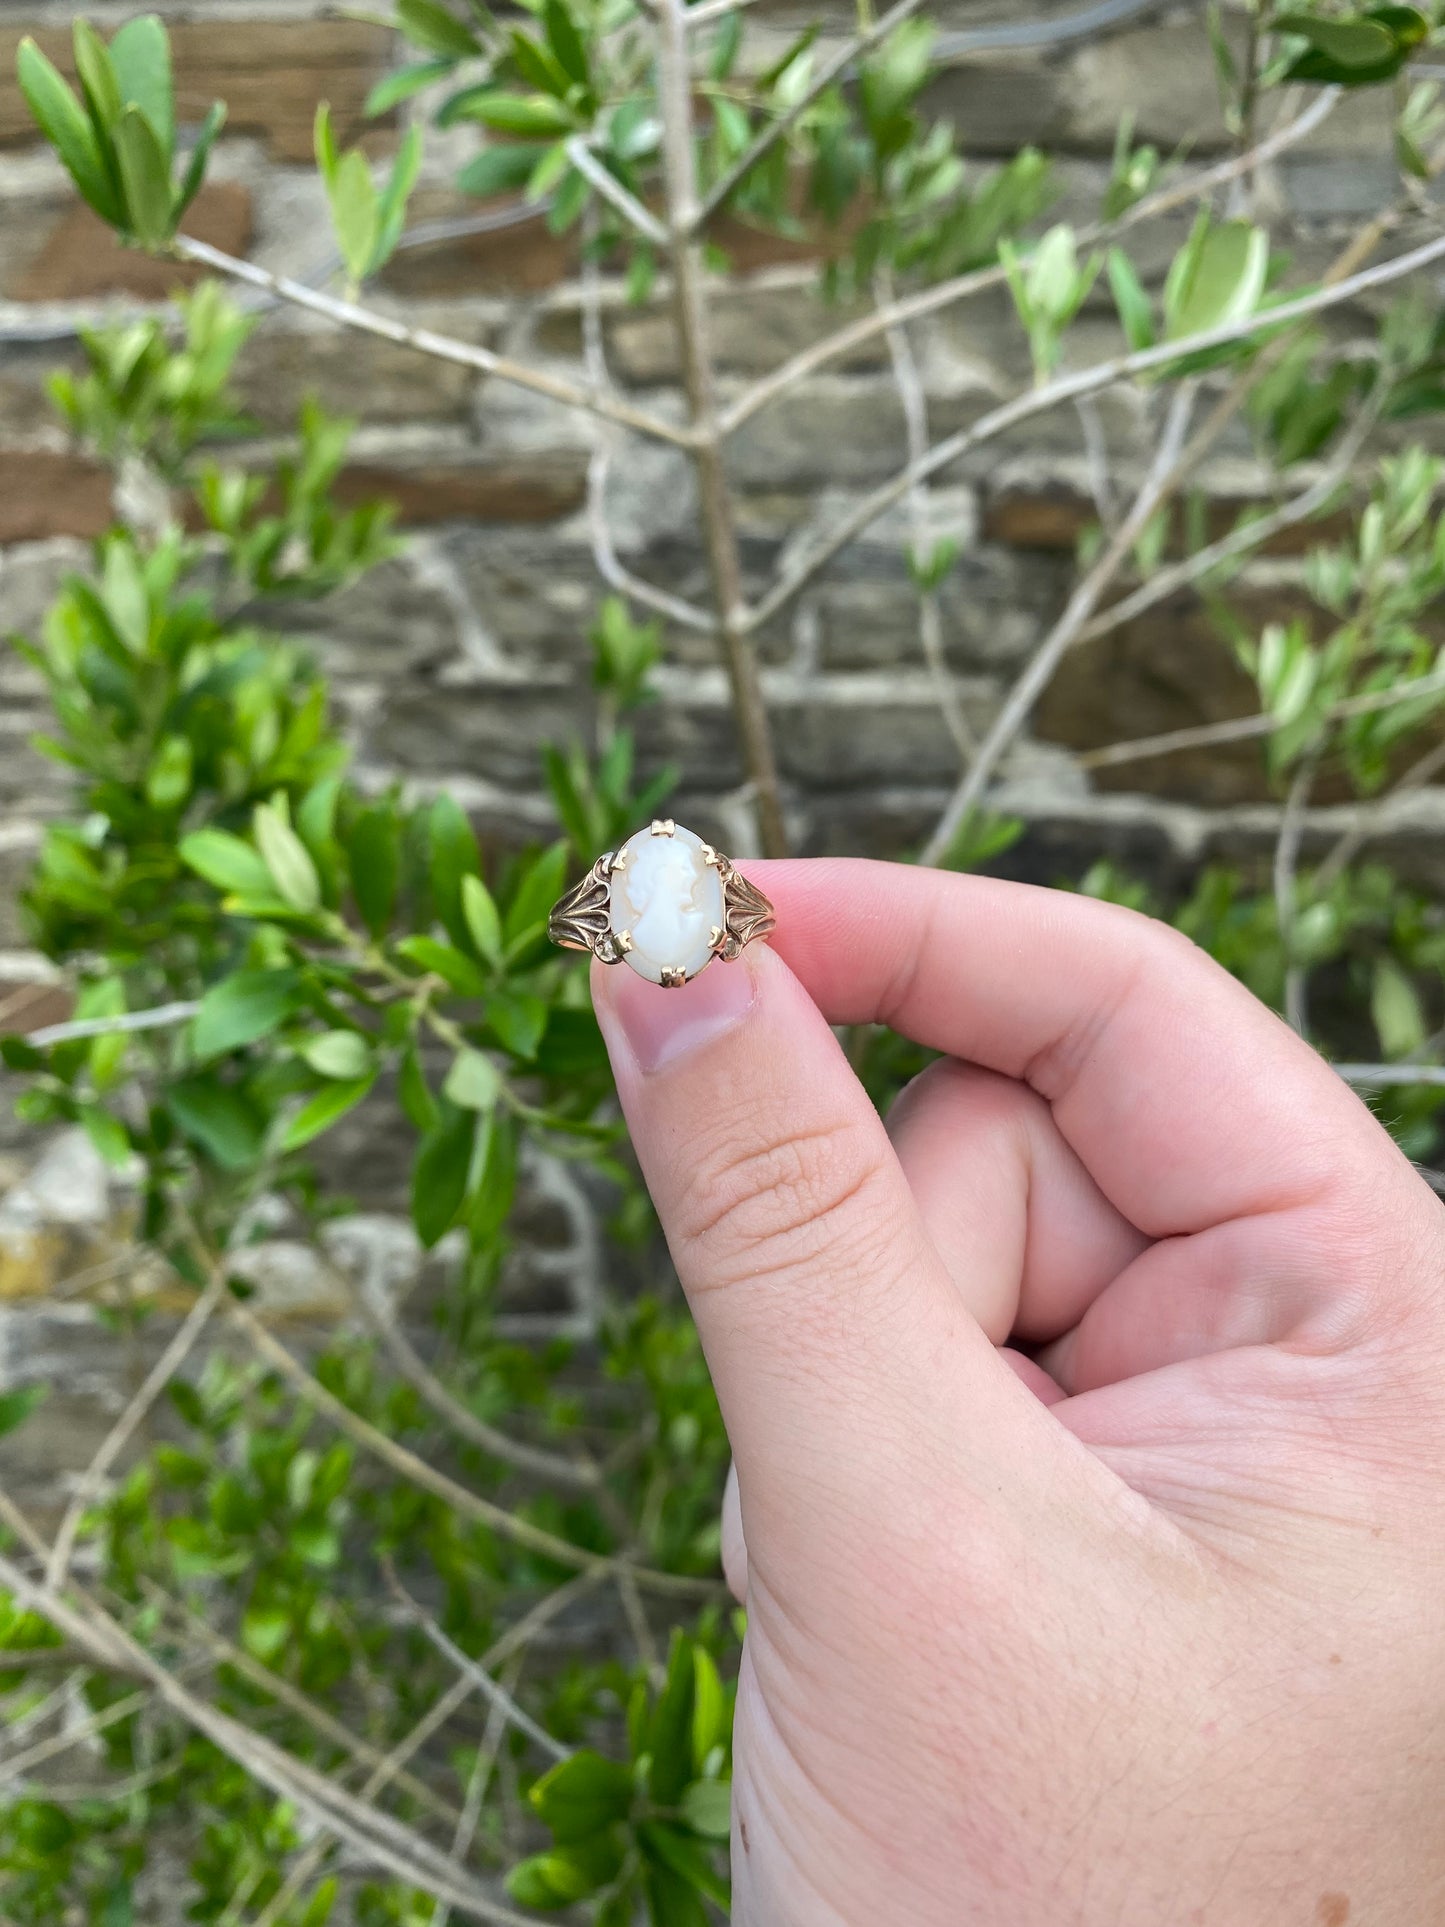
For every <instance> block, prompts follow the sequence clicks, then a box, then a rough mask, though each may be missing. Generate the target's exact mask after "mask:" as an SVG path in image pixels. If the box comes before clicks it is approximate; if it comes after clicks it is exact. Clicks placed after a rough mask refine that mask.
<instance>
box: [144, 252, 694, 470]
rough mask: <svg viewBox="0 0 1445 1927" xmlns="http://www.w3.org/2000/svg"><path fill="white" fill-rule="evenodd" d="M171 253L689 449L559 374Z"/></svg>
mask: <svg viewBox="0 0 1445 1927" xmlns="http://www.w3.org/2000/svg"><path fill="white" fill-rule="evenodd" d="M175 250H176V253H177V254H178V255H180V257H181V258H182V259H183V260H186V261H195V262H198V263H199V264H200V265H201V266H202V267H207V268H210V269H212V270H213V271H214V272H215V273H216V274H224V275H226V276H228V277H229V278H230V279H231V280H233V281H244V282H246V283H247V285H248V286H250V287H253V288H265V289H266V290H267V292H268V293H270V294H274V295H276V296H277V297H278V298H279V299H280V300H282V301H288V302H290V303H291V304H292V305H293V306H294V307H298V308H305V309H307V310H309V312H310V313H312V314H320V315H325V316H326V318H327V319H328V320H329V321H334V322H336V323H337V324H338V325H339V326H341V327H343V328H355V329H357V330H358V331H359V332H360V333H362V334H368V335H379V336H380V337H381V338H382V340H383V341H394V342H395V343H396V344H397V346H398V347H402V348H413V349H415V350H416V352H417V353H418V354H423V355H430V356H432V357H433V359H435V360H438V361H450V362H455V363H457V364H458V365H459V366H461V367H463V368H474V369H476V371H477V372H478V373H479V374H483V375H495V376H496V378H497V379H498V381H506V382H510V383H511V384H512V385H513V387H516V388H528V389H531V391H532V392H533V393H534V394H537V395H545V396H547V398H548V399H549V400H550V401H556V402H561V403H562V404H563V406H564V407H567V408H576V409H580V410H581V411H582V412H583V413H584V414H588V415H600V416H601V417H602V418H603V420H605V421H614V422H621V423H622V424H623V425H624V426H625V427H627V428H635V429H636V430H637V432H638V434H639V435H649V436H651V438H652V439H653V440H654V441H658V442H671V443H673V444H674V445H675V446H676V447H679V448H687V447H690V446H691V443H692V437H691V435H690V434H689V433H688V431H687V430H686V429H683V428H676V427H674V425H673V424H672V423H671V422H669V421H664V420H663V418H662V417H661V416H660V415H650V414H648V413H647V411H646V410H645V409H641V408H633V407H632V406H631V405H630V404H629V403H627V402H623V401H617V400H615V399H611V398H609V397H607V396H603V395H595V394H593V393H592V392H591V391H590V390H589V389H586V388H579V387H578V386H577V385H576V383H575V382H570V381H564V380H563V379H562V378H561V376H560V375H549V374H548V373H547V372H546V371H545V370H544V369H540V368H530V367H528V366H527V364H526V363H525V362H520V361H513V360H512V359H511V357H510V356H508V355H497V354H493V352H492V350H491V349H490V348H479V347H476V346H475V345H473V344H472V343H471V342H467V341H454V340H453V339H452V337H451V336H450V335H439V334H436V333H434V332H433V331H432V330H431V329H430V328H412V327H409V326H408V325H407V324H406V323H405V322H402V321H393V320H392V319H391V317H390V316H389V315H384V314H378V313H377V312H376V310H375V309H374V308H362V307H358V305H357V304H356V303H355V302H354V301H339V300H337V299H336V298H335V296H333V295H329V294H322V293H321V292H320V291H319V290H317V289H315V288H308V287H307V286H306V285H305V284H304V283H303V282H300V281H292V280H290V279H288V277H287V276H285V275H283V274H272V272H271V271H270V269H269V268H258V267H257V266H256V265H255V263H254V262H251V261H241V260H238V259H237V257H236V256H235V255H233V254H226V253H223V252H222V250H221V249H220V248H213V247H212V246H211V245H210V243H209V242H207V241H195V240H192V239H191V238H190V237H189V236H187V235H179V236H178V237H177V239H176V242H175Z"/></svg>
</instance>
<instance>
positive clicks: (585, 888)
mask: <svg viewBox="0 0 1445 1927" xmlns="http://www.w3.org/2000/svg"><path fill="white" fill-rule="evenodd" d="M612 856H613V853H612V851H611V850H608V851H607V852H606V853H605V854H604V855H602V856H599V857H598V859H597V861H596V862H595V863H594V864H593V865H592V868H591V869H590V870H589V871H588V872H587V874H586V876H584V877H583V879H582V881H581V882H580V883H575V884H574V885H573V886H572V888H571V889H570V890H569V891H568V892H567V894H566V896H564V897H561V898H559V899H558V901H557V903H556V904H555V905H554V906H553V909H552V914H551V916H550V917H549V918H548V919H547V935H548V936H549V937H550V938H551V940H552V942H553V943H555V944H560V945H561V947H562V948H563V949H564V950H590V951H591V953H592V955H593V956H594V957H596V958H598V959H599V961H600V962H602V963H607V964H612V963H620V962H621V961H622V952H621V950H620V949H619V948H618V944H617V939H616V937H615V936H614V935H613V931H612V888H611V883H610V881H609V878H610V873H611V869H612Z"/></svg>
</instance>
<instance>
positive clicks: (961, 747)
mask: <svg viewBox="0 0 1445 1927" xmlns="http://www.w3.org/2000/svg"><path fill="white" fill-rule="evenodd" d="M876 289H877V293H878V296H879V304H880V306H881V305H885V304H886V303H887V302H888V301H889V300H891V297H892V292H893V290H892V283H891V280H890V278H889V276H888V274H887V272H886V270H885V271H882V272H880V274H879V276H878V279H877V282H876ZM887 340H888V356H889V361H890V364H891V366H892V369H893V383H894V386H895V387H896V388H897V390H898V399H899V403H900V405H901V407H902V409H903V422H904V427H905V429H906V432H907V435H908V459H909V460H910V461H914V462H916V461H918V460H919V459H920V458H921V457H922V456H923V455H925V454H926V453H927V451H928V396H927V394H926V393H925V392H924V387H923V378H922V376H921V375H920V374H919V372H918V363H917V361H916V360H915V358H914V354H913V344H912V342H911V341H910V340H909V339H908V329H907V327H906V325H905V324H904V323H903V322H901V321H900V322H896V323H894V325H893V326H891V327H890V328H889V330H888V334H887ZM908 512H909V523H910V534H911V539H912V543H913V550H914V555H915V558H917V559H919V560H920V561H921V560H922V556H923V548H924V545H925V543H927V542H928V541H929V540H930V539H931V537H932V534H933V530H932V525H931V522H930V518H929V514H928V489H927V486H926V484H924V483H922V482H920V483H919V484H918V485H917V487H915V488H912V489H910V490H909V493H908ZM918 640H919V643H920V645H921V647H922V650H923V659H924V661H925V662H926V663H927V665H928V670H929V674H930V675H931V676H932V678H933V686H934V688H935V690H936V691H937V692H938V706H939V710H940V711H941V713H942V716H943V721H944V725H945V727H946V728H947V730H948V733H949V735H950V736H951V737H952V738H953V741H954V745H955V747H956V748H957V750H958V752H959V755H960V756H961V757H962V758H963V760H964V762H965V763H967V762H968V760H969V758H970V757H971V756H972V755H973V753H974V751H975V750H976V749H977V748H978V739H977V737H976V736H975V735H974V733H973V729H972V727H971V726H970V724H969V720H968V717H967V716H966V715H965V714H964V709H963V704H962V703H961V702H960V701H959V699H958V691H957V689H955V688H954V684H953V677H952V675H951V674H950V673H949V667H948V657H947V653H946V651H945V649H944V642H943V610H942V608H941V606H940V604H939V600H938V591H937V590H936V589H932V588H920V589H919V591H918Z"/></svg>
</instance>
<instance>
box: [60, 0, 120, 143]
mask: <svg viewBox="0 0 1445 1927" xmlns="http://www.w3.org/2000/svg"><path fill="white" fill-rule="evenodd" d="M71 43H72V45H73V47H74V49H75V71H76V73H77V74H78V75H79V77H80V86H81V91H82V93H83V94H84V96H85V102H86V105H87V107H89V109H90V118H91V122H92V124H93V125H94V126H95V127H96V129H97V130H98V132H99V133H100V134H101V135H102V136H103V137H104V138H106V139H110V140H114V138H115V130H116V127H117V126H118V125H119V122H120V117H121V115H122V113H124V111H125V101H124V99H123V98H122V97H121V91H120V82H119V81H118V80H117V79H116V75H115V68H114V67H113V66H112V65H111V59H110V54H109V52H108V51H107V48H106V44H105V42H104V41H103V40H102V39H101V37H100V35H99V34H98V33H97V32H96V31H95V28H94V27H92V26H91V24H90V22H89V21H88V20H77V21H76V22H75V24H74V26H73V27H72V28H71Z"/></svg>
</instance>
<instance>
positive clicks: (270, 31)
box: [0, 20, 395, 161]
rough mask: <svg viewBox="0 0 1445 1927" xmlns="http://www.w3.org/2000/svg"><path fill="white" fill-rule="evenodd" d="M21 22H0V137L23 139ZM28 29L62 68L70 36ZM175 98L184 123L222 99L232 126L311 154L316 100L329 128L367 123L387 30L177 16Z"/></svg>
mask: <svg viewBox="0 0 1445 1927" xmlns="http://www.w3.org/2000/svg"><path fill="white" fill-rule="evenodd" d="M27 31H28V29H27V28H26V27H25V26H24V25H20V26H14V27H5V28H3V29H0V146H20V145H29V144H30V143H31V142H33V141H35V140H36V139H37V133H36V128H35V123H34V121H33V120H32V119H31V117H30V110H29V108H28V107H27V106H26V104H25V100H24V97H23V96H22V94H21V92H20V88H19V85H18V84H17V82H16V79H15V55H16V50H17V49H18V47H19V44H20V41H21V39H22V38H23V37H24V35H25V33H26V32H27ZM35 38H36V39H37V40H38V41H39V43H40V45H41V47H42V48H43V49H44V50H45V52H46V53H47V54H49V55H50V57H51V59H52V60H54V61H55V62H56V63H57V64H58V65H59V66H60V67H62V69H63V70H64V71H65V72H67V73H70V72H71V71H72V69H71V61H70V36H69V35H68V34H67V33H64V32H62V31H58V30H56V29H53V28H47V29H42V30H41V31H38V32H36V34H35ZM171 44H172V47H173V49H174V53H175V62H176V104H177V112H178V115H179V117H180V119H181V121H182V122H183V123H194V122H199V121H200V120H201V119H202V118H203V117H204V115H205V113H206V111H207V109H208V108H209V107H210V104H211V102H212V101H213V100H224V101H225V102H226V104H227V107H228V109H229V119H228V122H227V125H228V127H229V129H230V131H231V132H233V133H241V134H256V135H259V136H260V137H261V138H262V139H263V140H264V141H265V142H266V144H267V146H268V147H269V149H270V151H271V153H272V154H273V155H274V156H275V157H276V159H278V160H283V161H306V160H310V158H311V155H312V122H313V120H314V118H315V114H316V106H317V103H318V101H322V100H329V101H330V102H331V108H332V115H333V119H334V122H335V125H336V130H337V136H338V138H339V139H340V140H342V141H354V140H356V139H357V137H358V136H359V135H360V134H361V133H362V132H363V131H364V130H366V129H367V128H368V127H370V128H371V129H372V130H373V135H374V134H375V125H376V124H375V123H369V122H367V121H366V120H365V118H364V116H363V114H362V107H363V105H364V103H365V100H366V96H367V94H368V92H369V91H370V89H371V86H372V83H373V82H374V81H375V80H376V78H377V77H378V75H379V74H381V73H382V72H383V70H384V69H385V66H386V64H387V62H388V61H389V59H390V57H391V53H392V50H393V48H394V45H395V36H394V35H393V34H391V33H389V32H388V31H387V30H386V29H385V28H383V27H373V26H369V25H367V24H366V23H364V22H362V21H354V20H176V21H173V22H172V24H171Z"/></svg>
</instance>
